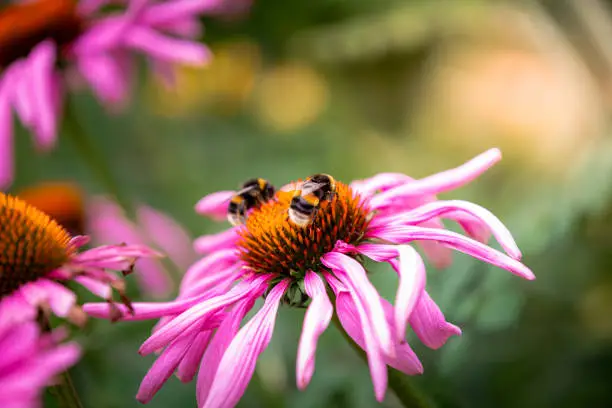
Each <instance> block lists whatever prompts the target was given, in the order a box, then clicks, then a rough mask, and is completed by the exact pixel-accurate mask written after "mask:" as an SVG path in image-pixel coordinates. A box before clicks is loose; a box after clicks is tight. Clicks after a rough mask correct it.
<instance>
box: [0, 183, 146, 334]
mask: <svg viewBox="0 0 612 408" xmlns="http://www.w3.org/2000/svg"><path fill="white" fill-rule="evenodd" d="M0 225H1V227H0V249H1V250H0V265H2V268H1V269H0V300H2V304H3V305H4V307H10V308H11V309H12V310H13V311H14V312H13V314H19V315H20V318H23V319H27V320H33V319H34V318H36V316H37V314H38V312H39V311H40V310H41V309H42V310H43V311H51V312H53V313H55V314H56V315H57V316H60V317H64V318H67V319H69V320H71V321H73V322H74V323H82V322H83V319H84V318H85V315H84V314H83V312H82V310H81V309H80V307H79V306H78V305H77V303H76V295H75V294H74V292H72V291H71V290H70V289H68V288H67V287H66V286H64V285H63V284H62V282H64V281H74V282H77V283H79V284H80V285H82V286H84V287H85V288H87V289H88V290H90V291H91V292H92V293H94V294H96V295H98V296H100V297H102V298H104V299H106V301H107V302H108V303H109V304H110V305H111V308H112V309H113V310H116V306H115V303H114V300H113V292H117V293H118V294H119V297H120V300H121V302H122V303H123V304H124V305H126V306H127V307H130V302H129V299H127V297H126V296H125V283H124V281H123V279H122V278H121V277H120V276H118V275H117V274H115V273H114V272H113V271H121V272H123V273H124V274H127V273H129V272H131V271H132V268H133V266H134V264H135V262H136V261H137V260H138V259H140V258H150V257H156V256H158V254H157V253H156V252H154V251H153V250H151V249H149V248H147V247H145V246H142V245H123V244H121V245H107V246H101V247H97V248H93V249H89V250H85V251H82V252H80V251H79V248H80V247H82V246H83V245H85V244H86V243H87V241H88V238H87V237H85V236H76V237H74V238H72V237H71V236H70V235H69V234H68V232H66V230H65V229H64V228H62V227H61V226H59V225H58V224H57V222H55V221H54V220H52V219H51V218H50V217H49V216H48V215H46V214H44V213H43V212H41V211H40V210H38V209H36V208H35V207H32V206H31V205H29V204H27V203H25V202H24V201H22V200H20V199H18V198H15V197H11V196H7V195H5V194H3V193H0Z"/></svg>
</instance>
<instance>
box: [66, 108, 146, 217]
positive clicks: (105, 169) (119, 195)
mask: <svg viewBox="0 0 612 408" xmlns="http://www.w3.org/2000/svg"><path fill="white" fill-rule="evenodd" d="M71 105H72V103H71V101H68V102H67V103H66V105H65V110H64V126H65V130H66V136H67V137H69V138H70V139H71V140H72V143H73V144H74V146H75V147H76V149H77V150H78V152H79V153H80V155H81V156H82V158H83V160H84V161H85V163H86V164H87V165H88V166H89V167H90V168H91V170H92V172H93V173H94V174H95V176H96V177H97V178H98V180H99V181H100V183H101V184H102V185H103V186H104V188H105V189H106V191H107V192H108V193H110V194H111V195H112V196H113V197H114V199H115V201H117V203H118V204H119V205H120V206H121V207H122V208H123V210H124V211H125V212H126V215H128V216H129V217H132V216H133V215H134V208H133V206H132V203H131V201H130V200H129V198H128V197H127V196H125V195H124V194H123V191H122V190H121V187H120V185H119V183H118V182H117V179H116V178H115V175H114V174H113V170H112V169H111V167H110V166H109V165H108V161H107V160H106V159H105V158H104V156H103V155H102V154H101V153H100V149H99V148H97V147H96V146H95V144H94V142H93V140H92V139H91V138H89V137H88V135H87V132H86V131H85V129H84V128H83V125H81V123H80V122H79V119H78V117H77V114H76V112H75V111H74V108H73V107H72V106H71Z"/></svg>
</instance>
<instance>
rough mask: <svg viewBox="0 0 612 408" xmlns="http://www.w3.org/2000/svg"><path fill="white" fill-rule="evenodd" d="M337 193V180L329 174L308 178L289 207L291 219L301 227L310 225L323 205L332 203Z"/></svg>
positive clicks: (295, 194) (296, 192)
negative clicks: (328, 202)
mask: <svg viewBox="0 0 612 408" xmlns="http://www.w3.org/2000/svg"><path fill="white" fill-rule="evenodd" d="M335 192H336V180H334V178H333V177H332V176H330V175H329V174H322V173H321V174H315V175H312V176H310V177H308V178H307V179H306V180H305V181H304V183H303V184H302V186H301V188H300V189H299V190H296V191H295V193H294V196H293V198H292V199H291V204H290V206H289V211H288V213H289V219H290V220H291V222H293V223H294V224H295V225H297V226H299V227H306V226H307V225H310V224H311V223H312V222H313V221H314V220H315V218H316V216H317V212H318V211H319V208H320V207H321V204H322V203H323V202H325V201H331V200H332V199H333V198H334V194H335Z"/></svg>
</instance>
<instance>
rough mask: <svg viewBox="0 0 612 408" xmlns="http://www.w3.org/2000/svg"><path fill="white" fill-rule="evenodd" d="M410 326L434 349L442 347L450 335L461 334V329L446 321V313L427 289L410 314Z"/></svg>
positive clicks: (420, 338) (424, 342)
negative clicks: (443, 312)
mask: <svg viewBox="0 0 612 408" xmlns="http://www.w3.org/2000/svg"><path fill="white" fill-rule="evenodd" d="M410 327H412V329H413V330H414V332H415V333H416V335H417V336H418V338H419V340H421V342H423V344H425V345H426V346H427V347H429V348H432V349H437V348H440V347H442V346H443V345H444V344H445V343H446V341H447V340H448V338H449V337H450V336H460V335H461V329H460V328H458V327H457V326H455V325H454V324H451V323H449V322H447V321H446V319H445V318H444V314H442V311H441V310H440V308H439V307H438V305H437V304H436V302H434V301H433V299H432V298H431V297H430V296H429V294H428V293H427V291H423V293H422V294H421V297H420V298H419V302H418V303H417V305H416V307H415V308H414V311H413V312H412V314H411V315H410Z"/></svg>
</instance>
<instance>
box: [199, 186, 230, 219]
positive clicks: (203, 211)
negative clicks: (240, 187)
mask: <svg viewBox="0 0 612 408" xmlns="http://www.w3.org/2000/svg"><path fill="white" fill-rule="evenodd" d="M235 193H236V192H235V191H218V192H216V193H212V194H208V195H207V196H204V197H203V198H202V199H200V201H198V203H197V204H196V205H195V210H196V212H197V213H198V214H200V215H205V216H207V217H210V218H212V219H215V220H219V221H220V220H224V219H226V218H227V207H228V205H229V202H230V199H231V198H232V196H233V195H234V194H235Z"/></svg>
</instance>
